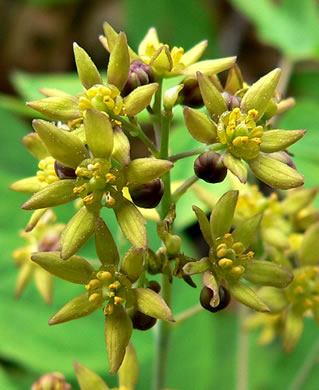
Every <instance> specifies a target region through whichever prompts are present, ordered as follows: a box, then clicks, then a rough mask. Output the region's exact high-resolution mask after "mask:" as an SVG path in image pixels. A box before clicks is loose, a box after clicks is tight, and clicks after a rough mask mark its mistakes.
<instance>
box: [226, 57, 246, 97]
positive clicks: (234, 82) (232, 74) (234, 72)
mask: <svg viewBox="0 0 319 390" xmlns="http://www.w3.org/2000/svg"><path fill="white" fill-rule="evenodd" d="M243 84H244V79H243V76H242V74H241V71H240V69H239V67H238V65H236V64H234V66H233V67H232V68H231V69H230V70H229V72H228V75H227V80H226V85H225V91H227V92H228V93H230V94H231V95H235V94H236V92H237V91H239V90H240V89H242V88H243Z"/></svg>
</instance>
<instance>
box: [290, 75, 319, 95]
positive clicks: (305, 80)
mask: <svg viewBox="0 0 319 390" xmlns="http://www.w3.org/2000/svg"><path fill="white" fill-rule="evenodd" d="M318 85H319V72H318V71H311V72H309V71H301V72H296V73H294V74H293V75H292V78H291V81H290V85H289V90H291V92H292V95H293V96H297V97H298V96H300V97H303V98H305V97H306V98H314V99H317V100H318V101H319V88H317V86H318Z"/></svg>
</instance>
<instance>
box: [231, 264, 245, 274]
mask: <svg viewBox="0 0 319 390" xmlns="http://www.w3.org/2000/svg"><path fill="white" fill-rule="evenodd" d="M230 272H231V273H232V274H233V275H234V276H239V275H242V274H243V273H244V272H245V268H244V267H243V266H242V265H238V266H237V267H233V268H232V269H231V270H230Z"/></svg>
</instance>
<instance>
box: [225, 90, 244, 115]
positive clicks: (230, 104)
mask: <svg viewBox="0 0 319 390" xmlns="http://www.w3.org/2000/svg"><path fill="white" fill-rule="evenodd" d="M222 95H223V98H224V100H225V103H226V105H227V109H228V111H232V110H233V109H234V108H236V107H240V102H241V98H240V97H238V96H234V95H231V94H230V93H228V92H222Z"/></svg>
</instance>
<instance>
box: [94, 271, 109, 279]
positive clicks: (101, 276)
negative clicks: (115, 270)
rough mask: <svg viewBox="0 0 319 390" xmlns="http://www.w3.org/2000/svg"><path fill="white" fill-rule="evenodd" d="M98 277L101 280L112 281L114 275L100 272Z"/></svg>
mask: <svg viewBox="0 0 319 390" xmlns="http://www.w3.org/2000/svg"><path fill="white" fill-rule="evenodd" d="M96 277H97V278H98V279H100V280H110V279H111V278H112V274H111V272H109V271H99V272H98V273H97V274H96Z"/></svg>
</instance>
